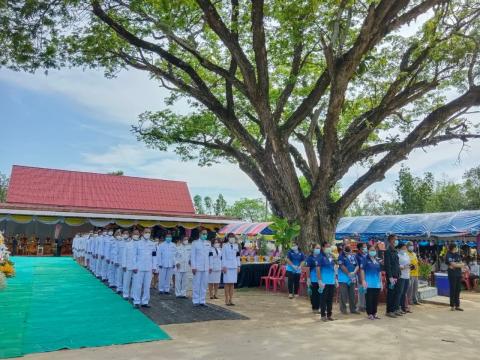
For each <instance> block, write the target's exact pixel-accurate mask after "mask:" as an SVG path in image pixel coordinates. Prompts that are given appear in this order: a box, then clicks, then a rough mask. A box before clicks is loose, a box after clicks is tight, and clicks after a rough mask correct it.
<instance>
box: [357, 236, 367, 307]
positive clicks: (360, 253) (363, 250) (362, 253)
mask: <svg viewBox="0 0 480 360" xmlns="http://www.w3.org/2000/svg"><path fill="white" fill-rule="evenodd" d="M367 256H368V245H367V244H366V243H364V242H361V241H359V242H358V243H357V253H356V254H355V257H356V260H357V265H358V267H359V268H360V265H361V263H362V262H364V261H365V259H366V257H367ZM357 275H358V276H357V280H358V283H359V288H360V287H361V286H362V281H361V280H360V271H358V273H357ZM359 290H360V291H359V292H358V304H357V311H360V312H364V311H365V291H364V290H363V289H359Z"/></svg>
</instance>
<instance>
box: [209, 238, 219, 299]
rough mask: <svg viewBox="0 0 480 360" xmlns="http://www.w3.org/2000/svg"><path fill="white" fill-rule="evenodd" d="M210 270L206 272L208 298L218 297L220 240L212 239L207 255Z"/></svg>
mask: <svg viewBox="0 0 480 360" xmlns="http://www.w3.org/2000/svg"><path fill="white" fill-rule="evenodd" d="M209 261H210V271H209V274H208V293H209V295H210V299H211V300H213V299H218V297H217V292H218V286H219V285H220V276H221V275H222V249H221V248H220V240H219V239H214V240H213V241H212V250H211V251H210V255H209Z"/></svg>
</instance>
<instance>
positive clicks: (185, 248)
mask: <svg viewBox="0 0 480 360" xmlns="http://www.w3.org/2000/svg"><path fill="white" fill-rule="evenodd" d="M191 252H192V246H191V245H190V244H189V243H188V236H185V237H184V238H183V240H182V242H181V243H180V244H179V245H178V246H177V249H176V253H175V296H176V297H177V298H183V299H186V298H187V284H188V273H189V272H190V254H191Z"/></svg>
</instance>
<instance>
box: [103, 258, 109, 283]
mask: <svg viewBox="0 0 480 360" xmlns="http://www.w3.org/2000/svg"><path fill="white" fill-rule="evenodd" d="M109 267H110V264H108V263H107V260H106V259H103V264H102V280H107V278H108V268H109Z"/></svg>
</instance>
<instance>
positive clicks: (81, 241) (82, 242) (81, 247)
mask: <svg viewBox="0 0 480 360" xmlns="http://www.w3.org/2000/svg"><path fill="white" fill-rule="evenodd" d="M86 241H87V238H86V237H85V236H84V235H82V236H80V237H79V238H78V247H77V249H78V252H79V253H78V256H79V257H80V259H81V261H82V265H84V264H85V243H86Z"/></svg>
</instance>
